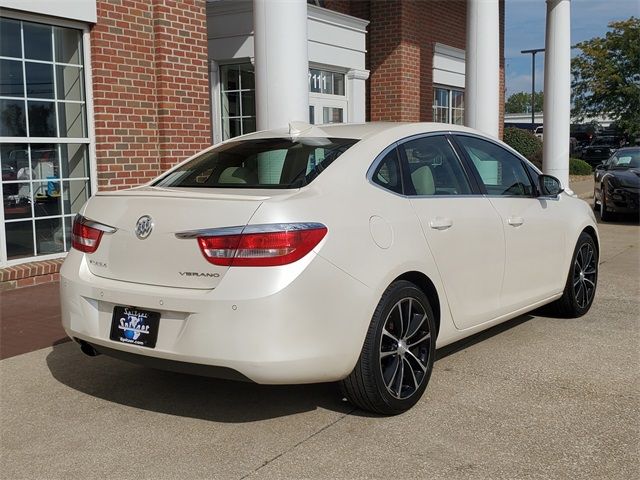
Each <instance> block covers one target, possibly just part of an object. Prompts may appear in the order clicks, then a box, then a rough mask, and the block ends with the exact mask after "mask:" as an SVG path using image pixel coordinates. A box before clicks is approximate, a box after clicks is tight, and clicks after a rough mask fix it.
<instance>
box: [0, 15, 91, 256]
mask: <svg viewBox="0 0 640 480" xmlns="http://www.w3.org/2000/svg"><path fill="white" fill-rule="evenodd" d="M0 37H1V38H0V56H1V57H2V58H0V137H2V139H1V140H0V165H1V166H2V182H1V183H0V194H1V196H2V200H3V209H2V216H0V218H3V224H4V225H3V226H2V228H3V229H4V232H3V233H4V242H2V245H0V258H2V257H3V256H4V258H6V259H7V260H15V259H19V258H26V257H34V256H40V255H49V254H56V253H62V252H64V251H67V250H68V249H69V247H70V245H71V235H70V230H71V224H72V221H73V217H74V216H75V214H76V213H78V211H79V210H80V207H81V206H82V205H83V204H84V202H85V201H86V200H87V199H88V198H89V196H90V193H91V192H90V181H89V178H90V169H89V143H90V140H89V133H88V127H87V114H86V105H87V99H86V96H85V85H84V79H85V73H84V62H83V44H82V31H81V30H77V29H73V28H63V27H58V26H53V25H47V24H41V23H34V22H26V21H20V20H14V19H10V18H0ZM2 249H5V250H4V252H3V251H2Z"/></svg>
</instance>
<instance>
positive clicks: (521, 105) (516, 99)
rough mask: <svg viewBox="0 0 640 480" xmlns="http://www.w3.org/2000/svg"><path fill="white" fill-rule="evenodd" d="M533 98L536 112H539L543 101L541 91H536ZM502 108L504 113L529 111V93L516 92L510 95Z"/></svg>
mask: <svg viewBox="0 0 640 480" xmlns="http://www.w3.org/2000/svg"><path fill="white" fill-rule="evenodd" d="M534 99H535V107H536V112H541V111H542V102H543V96H542V92H536V93H535V95H534ZM504 110H505V112H506V113H526V112H531V93H526V92H518V93H514V94H513V95H510V96H509V98H507V101H506V103H505V104H504Z"/></svg>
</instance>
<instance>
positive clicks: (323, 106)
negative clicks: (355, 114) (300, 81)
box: [309, 68, 347, 124]
mask: <svg viewBox="0 0 640 480" xmlns="http://www.w3.org/2000/svg"><path fill="white" fill-rule="evenodd" d="M346 110H347V97H346V95H345V74H344V73H338V72H331V71H328V70H321V69H317V68H310V69H309V123H311V124H320V123H323V124H326V123H343V122H346V121H347V119H346Z"/></svg>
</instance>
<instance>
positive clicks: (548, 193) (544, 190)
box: [538, 175, 564, 197]
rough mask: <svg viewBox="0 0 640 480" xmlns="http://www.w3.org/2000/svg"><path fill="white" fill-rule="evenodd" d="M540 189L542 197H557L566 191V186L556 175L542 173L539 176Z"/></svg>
mask: <svg viewBox="0 0 640 480" xmlns="http://www.w3.org/2000/svg"><path fill="white" fill-rule="evenodd" d="M538 191H539V192H540V196H542V197H557V196H558V195H560V194H561V193H562V192H564V188H562V184H561V183H560V180H558V179H557V178H556V177H553V176H551V175H540V176H539V177H538Z"/></svg>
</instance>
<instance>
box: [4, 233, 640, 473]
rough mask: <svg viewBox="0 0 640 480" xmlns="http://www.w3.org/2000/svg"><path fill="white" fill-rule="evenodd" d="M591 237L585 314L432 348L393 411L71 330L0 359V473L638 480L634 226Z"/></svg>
mask: <svg viewBox="0 0 640 480" xmlns="http://www.w3.org/2000/svg"><path fill="white" fill-rule="evenodd" d="M600 234H601V237H602V238H601V240H602V252H601V267H600V268H601V270H600V278H599V285H598V291H597V295H596V300H595V304H594V306H593V308H592V310H591V311H590V312H589V314H588V315H586V316H585V317H583V318H580V319H575V320H567V319H556V318H546V317H544V316H539V315H534V314H532V315H526V316H522V317H519V318H517V319H514V320H513V321H510V322H508V323H506V324H503V325H501V326H498V327H496V328H494V329H491V330H489V331H487V332H484V333H482V334H480V335H479V336H475V337H472V338H470V339H467V340H466V341H464V342H463V343H458V344H456V345H454V346H453V347H452V348H447V349H445V350H442V351H440V352H439V357H440V358H439V360H438V361H437V362H436V364H435V367H434V372H433V375H432V378H431V383H430V385H429V387H428V389H427V392H426V394H425V396H424V397H423V398H422V400H421V401H420V402H419V403H418V405H417V406H416V407H414V408H413V409H412V410H411V411H409V412H407V413H406V414H403V415H400V416H397V417H390V418H381V417H375V416H370V415H368V414H365V413H363V412H361V411H358V410H354V409H353V408H352V407H351V406H350V405H349V404H348V403H346V402H342V401H341V399H340V397H339V396H338V393H337V390H336V388H335V386H334V385H330V384H323V385H308V386H289V387H268V386H257V385H252V384H244V383H234V382H229V381H222V380H212V379H208V378H200V377H194V376H185V375H178V374H172V373H167V372H161V371H154V370H148V369H144V368H142V367H138V366H134V365H131V364H128V363H124V362H120V361H117V360H113V359H110V358H107V357H104V356H100V357H96V358H89V357H86V356H84V355H83V354H82V353H81V352H80V350H79V348H78V346H77V345H75V344H73V343H62V344H58V345H54V346H52V347H47V348H42V349H39V350H35V351H32V352H30V353H25V354H21V355H16V356H13V357H11V358H6V359H4V360H2V361H0V386H1V392H0V435H1V438H0V454H1V457H0V476H1V477H2V478H7V479H19V478H64V479H73V478H82V479H87V478H118V479H124V478H153V479H162V478H185V479H186V478H224V479H227V478H228V479H244V478H331V479H333V478H349V479H350V478H385V479H386V478H402V479H404V478H434V479H437V478H448V479H457V478H492V479H496V478H508V479H514V478H606V479H630V478H639V477H640V460H639V459H640V368H639V367H640V322H639V320H640V318H639V316H640V227H639V226H638V224H637V223H633V222H628V221H621V222H617V223H608V224H602V225H600ZM34 288H36V287H34ZM5 340H6V339H5Z"/></svg>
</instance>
